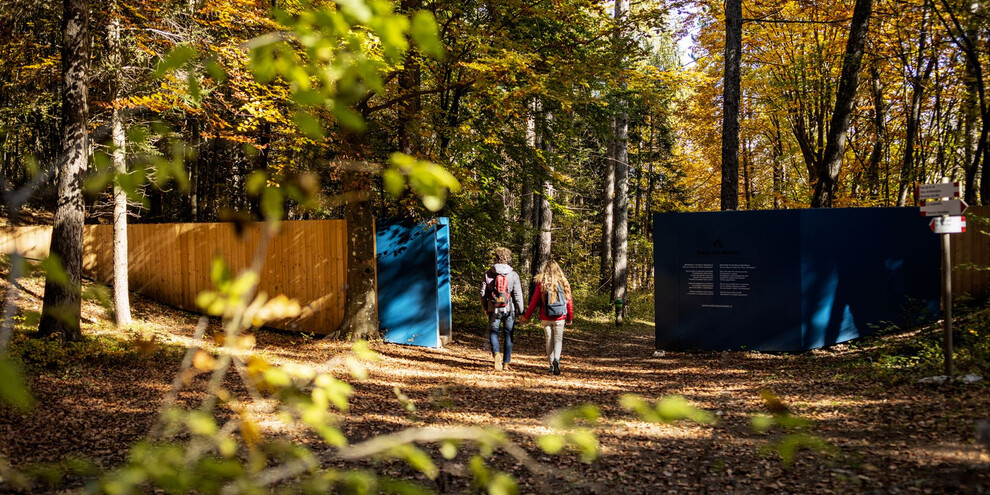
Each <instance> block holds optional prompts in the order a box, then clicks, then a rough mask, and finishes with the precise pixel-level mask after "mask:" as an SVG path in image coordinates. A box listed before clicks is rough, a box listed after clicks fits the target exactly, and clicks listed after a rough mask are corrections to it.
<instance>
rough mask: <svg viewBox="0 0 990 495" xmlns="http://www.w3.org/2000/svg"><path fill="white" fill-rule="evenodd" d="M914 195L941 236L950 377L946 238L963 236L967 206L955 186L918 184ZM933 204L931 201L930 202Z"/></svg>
mask: <svg viewBox="0 0 990 495" xmlns="http://www.w3.org/2000/svg"><path fill="white" fill-rule="evenodd" d="M914 195H915V196H916V197H917V198H918V199H919V200H921V216H923V217H936V218H933V219H932V221H931V222H930V223H929V224H928V227H929V228H930V229H932V232H934V233H936V234H940V235H941V236H942V305H943V311H944V320H943V321H944V322H945V323H944V326H945V339H944V352H945V374H946V375H947V376H949V377H951V376H952V264H951V260H950V259H949V235H951V234H958V233H961V232H966V217H963V216H961V215H962V214H963V212H964V211H966V208H967V206H968V205H967V204H966V202H965V201H963V200H961V199H958V198H959V183H958V182H943V183H941V184H920V185H918V186H917V187H915V189H914ZM932 200H934V201H932Z"/></svg>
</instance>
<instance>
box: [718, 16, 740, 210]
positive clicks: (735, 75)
mask: <svg viewBox="0 0 990 495" xmlns="http://www.w3.org/2000/svg"><path fill="white" fill-rule="evenodd" d="M741 63H742V0H726V2H725V82H724V86H723V87H722V194H721V203H722V211H726V210H736V209H738V208H739V96H740V92H741V90H740V72H741V69H740V64H741Z"/></svg>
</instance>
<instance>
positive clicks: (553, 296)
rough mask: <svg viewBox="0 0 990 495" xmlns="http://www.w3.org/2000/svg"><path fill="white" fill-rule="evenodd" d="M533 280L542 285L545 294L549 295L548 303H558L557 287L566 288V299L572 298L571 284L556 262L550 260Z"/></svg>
mask: <svg viewBox="0 0 990 495" xmlns="http://www.w3.org/2000/svg"><path fill="white" fill-rule="evenodd" d="M533 280H534V281H536V282H539V283H540V286H541V287H543V292H546V293H547V302H549V303H555V302H557V286H558V285H560V286H563V287H564V297H571V284H569V283H568V282H567V277H565V276H564V271H563V270H561V269H560V265H558V264H557V262H556V261H553V260H550V261H548V262H547V263H546V264H545V265H543V270H541V271H540V273H538V274H536V276H535V277H533Z"/></svg>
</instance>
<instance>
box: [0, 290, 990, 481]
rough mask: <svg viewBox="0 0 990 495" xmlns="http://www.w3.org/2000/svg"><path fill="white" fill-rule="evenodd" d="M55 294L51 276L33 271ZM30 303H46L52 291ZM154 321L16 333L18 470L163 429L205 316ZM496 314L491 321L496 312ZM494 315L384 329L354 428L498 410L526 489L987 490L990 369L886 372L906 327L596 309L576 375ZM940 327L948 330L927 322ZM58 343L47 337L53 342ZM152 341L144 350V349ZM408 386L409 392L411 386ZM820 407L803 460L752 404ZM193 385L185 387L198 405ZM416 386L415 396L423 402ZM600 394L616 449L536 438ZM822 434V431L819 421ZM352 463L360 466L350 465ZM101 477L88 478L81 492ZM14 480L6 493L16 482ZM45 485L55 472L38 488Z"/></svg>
mask: <svg viewBox="0 0 990 495" xmlns="http://www.w3.org/2000/svg"><path fill="white" fill-rule="evenodd" d="M25 286H26V288H27V289H29V290H30V291H31V292H33V293H35V294H40V292H41V290H42V286H41V282H40V280H39V279H29V280H26V281H25ZM22 305H23V309H24V310H34V311H37V310H38V309H40V301H39V300H38V299H37V298H36V297H35V296H28V297H26V298H25V299H23V300H22ZM133 312H134V316H135V318H136V319H137V321H138V322H139V323H138V324H136V325H135V326H134V327H131V328H129V329H126V330H120V329H116V328H114V327H113V326H112V325H111V324H109V322H108V320H107V318H106V316H105V314H104V310H103V309H102V308H100V307H99V306H97V305H95V304H92V303H88V302H87V303H86V304H85V305H84V318H85V320H84V321H85V322H84V333H86V334H87V336H88V337H87V338H88V339H95V340H97V341H99V342H100V343H101V344H100V345H99V346H98V348H99V349H100V350H99V351H98V352H94V353H90V354H88V355H85V356H84V358H82V359H80V358H78V357H74V358H73V357H71V356H60V355H59V356H45V355H39V353H41V352H42V351H39V349H41V348H42V347H43V346H42V347H39V346H36V345H33V344H32V342H33V341H34V339H29V338H28V336H27V335H25V334H18V335H15V338H14V341H13V345H12V350H13V351H14V355H20V356H21V357H22V358H24V359H25V361H26V365H27V370H28V380H29V384H30V388H31V391H32V393H33V394H34V396H35V398H36V399H37V402H38V406H37V407H36V408H35V409H34V410H33V411H32V412H30V413H27V414H20V413H16V412H13V411H12V410H10V409H8V408H4V407H0V455H2V456H4V457H6V458H7V459H8V460H9V462H10V463H11V464H12V465H13V466H14V467H17V468H26V467H28V466H29V465H31V464H32V463H52V462H58V461H59V459H62V458H63V457H64V456H67V455H73V456H81V457H84V458H86V459H89V460H91V461H94V462H96V463H97V464H98V465H100V466H101V467H103V468H111V467H113V466H116V465H120V464H121V463H122V462H124V460H125V459H126V456H127V451H128V448H129V446H130V445H132V444H134V443H135V442H136V441H138V440H139V439H141V438H142V437H143V436H144V435H146V434H147V432H148V431H149V428H150V427H151V425H152V424H153V423H154V422H155V420H156V418H157V414H158V411H159V408H160V407H161V405H162V401H163V398H164V396H165V394H166V393H167V391H168V390H169V387H170V383H171V382H172V379H173V377H174V375H175V373H176V371H177V370H178V367H179V362H180V360H181V356H182V352H183V351H184V348H185V346H187V345H189V342H190V337H191V336H192V334H193V331H194V327H195V324H196V321H197V317H196V316H195V315H192V314H190V313H186V312H183V311H179V310H175V309H173V308H169V307H165V306H161V305H158V304H155V303H153V302H151V301H149V300H147V299H144V298H141V297H139V296H135V297H134V299H133ZM479 323H480V322H479ZM482 328H483V327H482V326H480V325H471V326H470V328H455V329H454V340H453V342H451V343H450V344H448V345H447V346H445V347H444V348H443V349H425V348H417V347H409V346H401V345H392V344H385V343H373V345H372V347H373V348H374V350H376V351H377V352H378V353H379V355H380V356H381V359H380V360H379V361H376V362H372V363H370V364H368V367H369V368H368V371H369V376H368V378H367V379H365V380H363V381H359V382H355V383H354V385H355V394H354V396H353V397H352V400H351V410H350V412H349V413H348V414H347V415H346V416H345V417H344V418H343V423H342V424H341V428H342V431H343V432H344V433H345V434H346V435H347V437H348V439H350V441H352V442H357V441H360V440H363V439H367V438H369V437H371V436H374V435H376V434H382V433H389V432H395V431H398V430H402V429H405V428H409V427H417V426H450V425H484V426H496V427H498V428H500V429H502V430H504V431H506V432H508V433H509V436H510V438H511V439H512V441H514V442H515V443H516V444H517V445H518V446H520V447H522V448H523V449H525V450H526V451H527V452H528V453H529V454H530V455H531V456H532V458H533V459H534V461H535V463H537V464H538V466H534V465H524V464H522V463H519V462H517V461H516V460H515V459H514V458H512V457H510V456H508V455H506V454H505V452H504V451H496V452H495V454H494V456H493V458H492V461H491V462H492V465H493V466H495V467H496V468H498V469H501V470H503V471H506V472H508V473H511V474H512V475H513V476H514V477H515V478H516V480H517V482H518V484H519V489H520V493H524V494H529V493H547V492H548V491H549V490H550V489H551V487H552V491H553V492H556V493H608V494H633V493H643V494H646V493H649V494H655V493H851V492H855V493H946V492H950V493H956V492H963V493H987V492H990V455H988V454H987V453H986V452H985V451H981V450H980V448H979V447H978V446H977V443H976V442H975V441H974V425H975V424H976V422H977V421H978V420H979V419H982V418H986V417H990V410H988V405H990V395H988V393H987V385H986V384H985V382H977V383H973V384H963V383H956V384H948V385H931V384H922V383H918V382H917V380H916V379H913V378H912V379H897V378H896V376H895V377H891V376H890V375H889V374H884V375H883V376H881V375H880V374H878V373H876V371H875V368H874V367H873V366H872V365H871V361H872V354H871V353H875V352H877V349H878V348H880V347H882V346H884V345H887V344H888V343H889V342H890V341H891V340H892V339H893V340H896V339H912V338H915V337H916V334H917V332H919V331H915V333H903V334H900V335H892V336H887V337H884V338H880V339H875V340H873V341H871V343H870V344H869V345H859V346H855V347H854V346H848V345H839V346H834V347H832V348H830V349H827V350H817V351H812V352H806V353H800V354H774V353H758V352H743V351H740V352H722V353H667V354H666V355H665V356H663V357H654V340H653V327H652V323H650V322H645V321H637V320H635V319H633V321H632V322H630V324H628V325H626V326H624V327H622V328H619V329H617V328H615V327H612V326H610V325H607V324H606V323H605V321H604V319H602V321H593V320H588V319H583V318H578V319H577V320H576V321H575V325H574V326H573V327H572V328H569V329H568V330H567V331H566V333H565V338H564V357H563V360H562V362H561V367H562V370H563V373H562V374H561V375H560V376H554V375H552V374H550V373H548V366H547V363H546V362H545V361H544V358H543V347H544V344H543V332H542V330H541V329H540V328H539V327H538V326H536V325H535V324H533V323H530V324H527V325H521V326H518V327H517V329H516V332H515V333H516V340H515V348H514V351H513V357H512V369H511V370H510V371H502V372H497V371H495V370H494V369H493V366H492V361H491V358H490V354H489V353H488V351H486V349H485V347H486V344H485V342H486V340H487V338H486V336H484V335H483V331H482ZM927 331H931V330H927ZM151 335H154V336H155V342H156V343H157V344H156V345H158V346H159V350H158V351H157V352H155V353H154V356H153V358H148V359H145V358H142V357H140V356H141V354H139V353H134V352H130V351H129V349H132V348H135V346H137V347H141V345H142V343H143V342H149V341H150V336H151ZM256 337H257V341H258V344H257V347H256V349H257V350H258V352H260V353H261V354H262V355H263V356H264V357H265V358H266V359H269V360H271V361H274V362H281V363H299V364H306V365H312V366H314V367H316V368H318V369H319V368H320V367H326V366H328V363H331V362H333V360H332V357H333V356H336V355H338V354H340V353H342V352H346V349H347V345H346V344H345V343H341V342H333V341H330V340H328V339H313V338H308V337H306V336H303V335H298V334H288V333H277V332H269V331H259V332H257V333H256ZM46 352H47V351H46ZM135 356H137V357H135ZM396 388H397V389H398V390H400V391H401V392H402V394H404V395H405V396H406V397H408V401H406V402H405V403H404V402H403V401H400V400H399V399H397V394H396V392H395V390H396ZM763 390H768V391H771V392H772V393H773V394H776V396H778V397H779V399H780V401H782V402H783V405H781V404H776V405H773V404H771V406H773V407H775V408H776V409H777V410H780V409H782V407H783V406H786V407H787V408H789V410H790V412H791V413H792V414H794V415H796V416H799V417H801V418H805V419H808V420H811V422H812V426H811V427H810V428H809V429H808V430H807V431H806V432H807V433H809V434H810V435H813V436H814V437H816V438H818V439H820V440H823V441H824V442H825V445H826V446H825V447H823V448H821V449H811V450H802V451H800V452H798V453H797V454H796V456H795V457H794V460H793V462H792V463H789V464H788V463H785V462H784V461H783V460H782V458H781V456H780V454H781V452H782V451H781V449H780V448H778V447H775V445H778V442H780V441H781V440H786V439H787V438H791V439H794V438H796V437H788V436H787V434H788V433H787V432H785V431H783V430H780V429H779V428H777V429H771V430H770V431H768V432H764V433H759V432H757V431H756V430H754V427H753V425H752V418H753V417H754V416H756V415H760V414H766V413H767V412H768V411H769V410H768V404H767V401H765V399H764V398H761V391H763ZM628 393H632V394H638V395H640V396H642V397H644V398H646V399H649V400H656V399H659V398H661V397H666V396H671V395H675V394H676V395H681V396H683V397H685V398H686V399H687V400H688V401H690V403H691V404H693V405H695V406H697V407H700V408H704V409H706V410H708V411H710V412H711V413H713V414H714V415H715V417H716V418H717V421H716V422H715V423H714V424H710V425H705V424H696V423H692V422H689V421H684V422H679V423H674V424H661V423H650V422H647V421H644V420H642V419H640V418H638V417H637V416H636V415H634V414H633V413H631V412H629V411H627V410H625V409H624V408H622V407H621V406H620V405H619V399H620V397H621V396H622V395H623V394H628ZM200 398H201V395H197V392H196V391H190V392H188V393H186V394H184V395H183V396H182V398H181V400H182V401H184V402H186V403H195V402H197V401H198V400H199V399H200ZM409 401H411V403H412V404H413V405H415V412H410V409H409V408H408V407H407V406H408V403H409ZM583 404H596V405H598V406H599V407H600V410H601V418H600V419H599V421H598V423H597V426H595V427H594V431H595V433H596V434H597V437H598V441H599V442H600V448H599V455H598V457H597V458H596V459H594V460H592V461H590V462H584V461H583V460H582V459H581V458H580V456H579V455H578V454H577V453H575V452H572V451H564V452H561V453H558V454H555V455H548V454H545V453H543V452H542V451H541V450H540V449H539V448H537V446H536V442H535V437H536V436H537V435H539V434H544V433H548V432H551V431H552V429H551V428H550V427H549V426H548V418H549V417H550V415H552V413H554V412H555V411H560V410H563V409H567V408H571V407H575V406H580V405H583ZM260 424H261V425H262V426H263V427H264V428H266V429H265V430H264V434H265V435H267V436H269V437H283V438H286V439H289V440H291V441H295V442H299V443H305V444H308V445H309V447H310V448H312V449H317V448H318V446H317V443H316V442H315V439H314V438H313V437H312V436H311V435H306V434H304V433H302V432H295V431H284V430H279V429H277V428H276V427H275V426H274V425H277V424H278V422H277V421H274V420H273V421H269V422H266V421H261V423H260ZM806 438H807V437H806ZM426 448H427V451H428V452H430V453H431V455H433V457H434V459H436V460H437V462H438V463H441V464H442V470H443V472H444V474H443V475H442V476H441V479H442V483H441V484H440V485H442V486H440V485H438V484H437V483H436V482H434V481H430V480H428V479H426V478H425V477H424V476H423V475H421V474H418V473H417V472H415V471H413V470H412V469H410V468H408V467H407V466H405V465H404V464H403V463H401V462H399V461H380V462H377V463H375V464H371V463H370V461H369V462H366V463H363V464H361V465H360V466H359V467H363V468H371V469H374V470H376V471H378V472H379V473H382V474H386V475H392V476H397V477H402V478H406V479H414V480H419V481H421V482H422V484H423V486H425V487H428V488H430V489H433V490H438V489H442V490H444V491H446V492H447V493H471V492H472V491H471V488H470V477H469V475H468V474H467V473H468V472H469V470H468V469H467V468H466V466H465V464H466V459H465V458H463V455H462V456H459V457H457V458H454V459H453V460H452V461H442V457H441V456H440V455H439V453H438V451H437V449H435V448H433V447H426ZM342 465H344V464H342ZM84 482H85V480H84V479H70V480H69V481H68V484H67V485H63V486H62V487H61V488H49V489H48V490H49V491H56V492H59V491H64V490H68V489H71V488H72V487H79V486H81V485H82V484H83V483H84ZM9 488H10V487H9V486H5V485H4V484H3V483H2V482H0V492H4V491H6V490H9ZM38 490H40V488H38Z"/></svg>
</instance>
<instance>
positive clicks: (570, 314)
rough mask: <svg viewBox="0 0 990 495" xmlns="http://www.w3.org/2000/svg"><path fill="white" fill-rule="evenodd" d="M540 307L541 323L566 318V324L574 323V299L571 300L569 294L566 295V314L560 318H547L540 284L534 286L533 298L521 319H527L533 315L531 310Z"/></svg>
mask: <svg viewBox="0 0 990 495" xmlns="http://www.w3.org/2000/svg"><path fill="white" fill-rule="evenodd" d="M537 305H539V306H540V320H543V321H560V320H563V319H565V318H566V320H567V323H570V322H572V321H574V299H572V298H571V296H570V294H568V295H567V314H566V315H562V316H547V308H546V307H544V306H543V286H542V284H540V283H538V282H537V284H536V290H535V291H533V298H532V299H530V300H529V308H527V309H526V314H525V315H523V318H525V319H527V320H528V319H529V317H530V316H531V315H532V314H533V310H535V309H536V306H537Z"/></svg>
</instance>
